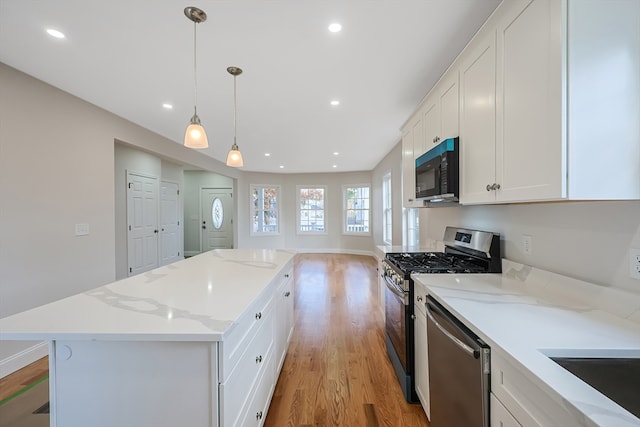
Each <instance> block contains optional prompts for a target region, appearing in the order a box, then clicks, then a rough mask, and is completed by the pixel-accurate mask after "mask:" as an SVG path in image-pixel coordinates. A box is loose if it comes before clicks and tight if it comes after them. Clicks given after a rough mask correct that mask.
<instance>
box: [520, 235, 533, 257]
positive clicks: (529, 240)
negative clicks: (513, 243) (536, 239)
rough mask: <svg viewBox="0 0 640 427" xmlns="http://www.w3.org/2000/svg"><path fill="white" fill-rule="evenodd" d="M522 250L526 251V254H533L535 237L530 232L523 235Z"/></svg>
mask: <svg viewBox="0 0 640 427" xmlns="http://www.w3.org/2000/svg"><path fill="white" fill-rule="evenodd" d="M522 252H524V254H525V255H531V253H532V252H533V237H531V236H529V235H528V234H523V235H522Z"/></svg>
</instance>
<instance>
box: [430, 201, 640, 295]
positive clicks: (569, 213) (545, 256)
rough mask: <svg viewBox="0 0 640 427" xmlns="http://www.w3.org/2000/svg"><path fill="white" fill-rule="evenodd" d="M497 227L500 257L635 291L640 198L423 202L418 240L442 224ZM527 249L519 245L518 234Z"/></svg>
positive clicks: (437, 236) (638, 285)
mask: <svg viewBox="0 0 640 427" xmlns="http://www.w3.org/2000/svg"><path fill="white" fill-rule="evenodd" d="M447 225H453V226H463V227H468V228H473V229H479V230H488V231H495V232H499V233H501V235H502V239H503V240H504V241H503V244H504V257H506V258H509V259H511V260H514V261H517V262H521V263H523V264H528V265H532V266H534V267H538V268H541V269H544V270H549V271H552V272H555V273H559V274H563V275H566V276H570V277H574V278H577V279H582V280H585V281H588V282H592V283H595V284H599V285H604V286H613V287H617V288H624V289H627V290H630V291H633V292H638V293H640V280H635V279H631V278H630V277H629V248H631V247H634V248H640V201H611V202H560V203H537V204H514V205H494V206H460V207H449V208H429V209H427V208H425V209H421V211H420V240H421V242H423V241H428V240H439V241H441V240H442V236H443V233H444V227H445V226H447ZM523 234H527V235H530V236H532V238H533V245H532V247H533V251H532V254H531V255H525V254H524V253H523V251H522V235H523Z"/></svg>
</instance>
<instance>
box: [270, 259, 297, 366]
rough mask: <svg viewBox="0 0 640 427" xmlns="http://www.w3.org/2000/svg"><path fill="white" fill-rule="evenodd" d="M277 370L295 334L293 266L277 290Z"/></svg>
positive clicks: (284, 275)
mask: <svg viewBox="0 0 640 427" xmlns="http://www.w3.org/2000/svg"><path fill="white" fill-rule="evenodd" d="M275 298H276V325H275V326H276V328H275V335H276V346H275V354H274V357H275V359H276V364H275V368H276V371H278V372H279V371H280V369H281V368H282V364H283V363H284V358H285V356H286V355H287V348H288V347H289V341H290V340H291V335H292V334H293V322H294V319H293V268H289V269H287V270H285V273H284V274H283V276H282V283H280V285H279V286H278V290H277V291H276V297H275Z"/></svg>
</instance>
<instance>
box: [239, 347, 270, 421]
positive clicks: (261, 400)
mask: <svg viewBox="0 0 640 427" xmlns="http://www.w3.org/2000/svg"><path fill="white" fill-rule="evenodd" d="M274 363H275V357H271V356H270V357H269V360H268V362H267V366H265V369H263V372H261V376H260V378H259V379H258V382H257V385H256V388H255V390H254V393H252V396H251V398H250V399H249V401H248V402H247V405H246V406H245V407H244V408H243V410H242V416H241V417H240V419H241V421H240V422H239V423H238V425H239V426H242V427H256V426H258V427H259V426H262V425H264V421H265V420H266V418H267V411H268V410H269V405H270V403H271V394H272V393H273V390H274V388H275V382H276V381H275V376H274V369H275V366H273V365H274Z"/></svg>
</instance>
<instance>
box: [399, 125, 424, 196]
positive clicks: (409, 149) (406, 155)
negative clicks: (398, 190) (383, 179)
mask: <svg viewBox="0 0 640 427" xmlns="http://www.w3.org/2000/svg"><path fill="white" fill-rule="evenodd" d="M413 132H414V127H413V123H409V124H408V126H407V130H405V132H403V134H402V206H404V207H405V208H418V207H422V203H419V202H418V201H416V161H415V157H414V154H413V141H414V136H413Z"/></svg>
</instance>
